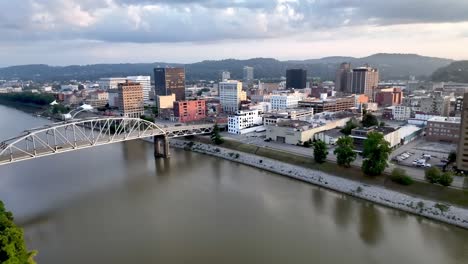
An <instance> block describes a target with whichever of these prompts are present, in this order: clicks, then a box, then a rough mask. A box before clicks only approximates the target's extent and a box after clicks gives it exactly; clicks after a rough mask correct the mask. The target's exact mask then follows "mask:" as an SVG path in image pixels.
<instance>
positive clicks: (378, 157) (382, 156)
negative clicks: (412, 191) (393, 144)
mask: <svg viewBox="0 0 468 264" xmlns="http://www.w3.org/2000/svg"><path fill="white" fill-rule="evenodd" d="M391 152H392V150H391V149H390V143H388V142H387V141H386V140H385V139H384V136H383V134H381V133H379V132H371V133H369V135H368V136H367V139H366V140H365V141H364V151H363V153H362V154H363V156H364V161H363V163H362V171H363V172H364V173H365V174H367V175H370V176H377V175H380V174H382V172H383V171H384V170H385V168H386V167H387V166H388V164H387V160H388V156H389V155H390V153H391Z"/></svg>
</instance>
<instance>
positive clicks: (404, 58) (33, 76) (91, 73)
mask: <svg viewBox="0 0 468 264" xmlns="http://www.w3.org/2000/svg"><path fill="white" fill-rule="evenodd" d="M342 62H350V63H351V64H352V65H353V66H355V67H358V66H362V65H364V64H369V65H371V66H373V67H376V68H378V69H379V71H380V75H381V79H406V78H408V76H410V75H414V76H417V77H421V76H424V77H429V76H430V75H431V74H432V73H433V72H434V71H435V70H436V69H439V68H441V67H445V66H447V65H449V64H450V63H452V62H453V60H450V59H444V58H434V57H426V56H420V55H416V54H386V53H379V54H374V55H371V56H368V57H364V58H354V57H345V56H333V57H325V58H321V59H308V60H289V61H279V60H276V59H272V58H253V59H248V60H237V59H225V60H205V61H201V62H196V63H191V64H185V65H184V64H179V63H166V62H154V63H121V64H91V65H71V66H48V65H44V64H34V65H20V66H11V67H5V68H0V79H23V80H36V81H53V80H70V79H75V80H96V79H98V78H101V77H111V76H129V75H153V68H155V67H166V66H172V67H174V66H184V67H185V69H186V76H187V80H217V79H219V75H220V72H221V71H230V72H231V78H233V79H241V78H242V69H243V67H244V66H252V67H254V68H255V70H254V73H255V78H261V79H279V78H280V77H282V76H285V75H286V70H287V69H290V68H304V69H306V70H307V73H308V77H319V78H321V79H322V80H334V78H335V72H336V69H337V67H338V66H339V64H340V63H342Z"/></svg>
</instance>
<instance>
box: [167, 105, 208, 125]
mask: <svg viewBox="0 0 468 264" xmlns="http://www.w3.org/2000/svg"><path fill="white" fill-rule="evenodd" d="M174 117H175V118H176V119H177V121H178V122H182V123H185V122H193V121H198V120H202V119H204V118H206V103H205V100H191V101H177V102H174Z"/></svg>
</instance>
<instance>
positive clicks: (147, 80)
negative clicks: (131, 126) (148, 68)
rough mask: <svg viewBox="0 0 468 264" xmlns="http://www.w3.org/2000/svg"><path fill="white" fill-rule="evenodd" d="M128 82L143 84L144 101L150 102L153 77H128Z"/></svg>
mask: <svg viewBox="0 0 468 264" xmlns="http://www.w3.org/2000/svg"><path fill="white" fill-rule="evenodd" d="M127 80H129V81H131V82H136V83H139V84H141V88H142V89H143V99H144V100H145V101H148V100H149V99H150V92H151V76H128V77H127Z"/></svg>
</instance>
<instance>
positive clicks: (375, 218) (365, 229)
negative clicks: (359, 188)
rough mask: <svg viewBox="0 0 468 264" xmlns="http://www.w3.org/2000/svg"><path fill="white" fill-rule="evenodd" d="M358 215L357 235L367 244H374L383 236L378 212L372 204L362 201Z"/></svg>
mask: <svg viewBox="0 0 468 264" xmlns="http://www.w3.org/2000/svg"><path fill="white" fill-rule="evenodd" d="M359 215H360V222H359V237H360V238H361V240H362V241H363V242H364V243H366V244H367V245H371V246H376V245H377V244H378V243H379V242H380V240H381V239H382V236H383V227H382V224H383V223H382V220H381V219H380V214H379V212H378V211H377V209H376V207H375V205H374V204H371V203H367V202H363V205H362V206H361V209H360V212H359Z"/></svg>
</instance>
